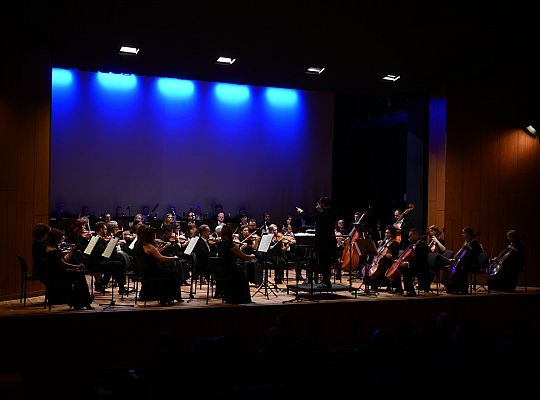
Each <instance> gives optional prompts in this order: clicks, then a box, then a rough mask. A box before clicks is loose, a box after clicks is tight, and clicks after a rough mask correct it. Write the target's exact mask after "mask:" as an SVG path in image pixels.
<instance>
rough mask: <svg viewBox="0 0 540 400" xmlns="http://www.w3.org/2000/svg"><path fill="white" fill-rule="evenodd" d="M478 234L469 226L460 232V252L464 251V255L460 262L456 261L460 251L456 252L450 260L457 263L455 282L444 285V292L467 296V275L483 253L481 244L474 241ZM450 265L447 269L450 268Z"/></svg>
mask: <svg viewBox="0 0 540 400" xmlns="http://www.w3.org/2000/svg"><path fill="white" fill-rule="evenodd" d="M479 235H480V233H479V232H478V233H475V232H474V229H473V228H472V227H470V226H466V227H465V228H463V229H462V230H461V236H462V237H463V239H464V243H463V246H462V247H461V249H460V251H464V250H466V255H465V256H464V258H463V259H462V260H461V261H460V260H459V259H456V257H457V256H459V253H460V251H458V252H456V254H455V255H454V258H452V259H450V261H451V262H453V263H455V262H459V263H460V264H461V265H459V266H458V267H459V268H457V273H456V274H455V280H454V282H452V283H451V284H448V283H446V284H445V285H446V292H447V293H453V294H467V293H468V288H469V273H470V272H471V271H473V269H474V268H475V264H476V263H477V261H478V256H479V255H480V253H481V252H483V251H484V248H483V247H482V244H481V243H480V242H479V241H478V240H477V239H476V237H477V236H479ZM452 267H453V265H450V267H449V268H452Z"/></svg>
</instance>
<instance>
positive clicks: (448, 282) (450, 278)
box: [444, 233, 480, 289]
mask: <svg viewBox="0 0 540 400" xmlns="http://www.w3.org/2000/svg"><path fill="white" fill-rule="evenodd" d="M479 235H480V233H476V234H473V235H472V237H471V239H469V240H468V241H465V242H464V243H463V246H461V248H460V249H459V250H458V252H457V253H456V255H455V256H454V261H453V263H452V265H450V266H449V267H448V269H447V271H446V275H445V277H444V281H445V282H444V285H445V286H446V287H447V289H448V287H450V288H451V287H452V285H453V284H454V283H456V281H458V280H459V278H460V277H461V276H463V275H464V274H467V270H466V265H465V262H466V260H467V258H469V256H470V254H471V251H472V247H471V246H470V244H469V243H470V242H472V241H473V240H474V239H475V238H476V237H477V236H479Z"/></svg>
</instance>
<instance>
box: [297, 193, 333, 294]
mask: <svg viewBox="0 0 540 400" xmlns="http://www.w3.org/2000/svg"><path fill="white" fill-rule="evenodd" d="M315 209H316V211H317V212H316V213H315V214H314V215H307V214H306V213H305V212H304V210H302V209H301V208H299V207H296V211H297V212H298V213H299V214H300V216H301V217H302V218H304V219H305V220H306V221H307V222H312V223H313V222H315V241H314V246H313V249H314V251H315V254H316V255H317V259H318V264H319V271H320V272H321V274H322V284H320V285H319V288H331V287H332V283H331V281H330V277H331V275H332V257H333V256H334V255H335V252H336V248H337V242H336V237H335V236H334V223H335V220H336V218H335V215H334V211H333V210H332V209H331V208H330V198H329V197H324V196H323V197H321V198H320V199H319V201H318V202H317V205H316V206H315Z"/></svg>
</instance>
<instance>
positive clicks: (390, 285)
mask: <svg viewBox="0 0 540 400" xmlns="http://www.w3.org/2000/svg"><path fill="white" fill-rule="evenodd" d="M385 248H386V250H385ZM383 253H385V254H384V256H382V258H379V257H380V255H381V254H383ZM398 256H399V243H398V242H397V241H396V228H394V227H393V226H392V225H387V226H386V229H385V230H384V241H383V242H382V243H381V244H380V245H379V247H378V249H377V255H375V258H374V259H373V260H372V261H371V265H370V264H368V265H367V268H370V267H373V263H374V262H376V263H377V272H376V273H375V274H373V275H372V274H370V273H365V274H364V279H365V283H366V284H368V285H371V286H372V287H373V289H374V290H377V288H378V287H380V286H383V285H384V284H386V285H387V289H386V290H387V291H388V293H394V294H403V289H401V290H400V286H401V282H400V283H399V285H398V284H397V283H396V282H391V281H390V280H389V279H388V278H386V276H385V274H386V271H388V268H390V267H391V266H392V263H393V262H394V260H396V259H397V258H398Z"/></svg>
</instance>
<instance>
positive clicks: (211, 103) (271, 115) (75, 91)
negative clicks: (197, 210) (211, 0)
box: [51, 69, 333, 222]
mask: <svg viewBox="0 0 540 400" xmlns="http://www.w3.org/2000/svg"><path fill="white" fill-rule="evenodd" d="M332 142H333V94H332V93H322V92H307V91H300V90H292V89H282V88H270V87H257V86H242V85H232V84H225V83H215V82H201V81H188V80H179V79H171V78H157V77H143V76H135V75H122V74H112V73H101V72H97V73H94V72H83V71H77V70H65V69H53V70H52V138H51V207H53V208H54V207H55V205H56V204H57V203H58V202H60V201H61V202H64V203H65V208H66V210H68V211H73V212H79V211H80V208H81V206H82V205H88V206H89V207H90V211H91V212H94V213H95V214H96V215H99V214H101V213H102V212H104V211H109V212H111V213H114V211H115V208H116V206H122V207H123V208H124V209H125V208H126V207H127V206H130V209H131V215H134V214H135V213H136V212H139V210H140V209H141V208H142V207H143V206H145V205H147V206H149V207H150V208H151V209H152V208H154V206H155V205H156V204H157V203H159V207H158V209H157V212H158V216H159V217H162V216H163V214H164V213H165V212H167V210H168V209H169V208H170V207H171V206H175V207H176V209H177V212H178V213H179V214H180V213H182V212H183V211H185V210H188V209H189V208H191V207H195V206H197V205H200V206H201V207H202V208H203V210H205V211H207V212H208V213H209V214H212V213H213V210H214V205H215V204H217V203H219V204H222V205H223V206H224V209H225V212H226V213H227V214H228V213H230V214H231V216H236V215H237V213H238V210H239V208H241V207H244V208H246V209H247V211H248V213H249V214H250V215H251V216H255V217H257V219H258V220H260V219H261V218H262V212H263V211H264V210H269V211H270V212H271V213H272V215H273V217H274V218H273V219H274V220H276V221H278V219H279V222H281V218H282V217H284V216H285V215H286V214H287V213H293V212H294V211H295V208H294V207H295V206H300V207H305V208H306V209H311V207H312V206H313V205H314V203H315V201H316V199H317V198H318V197H319V196H320V195H330V194H331V176H332Z"/></svg>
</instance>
